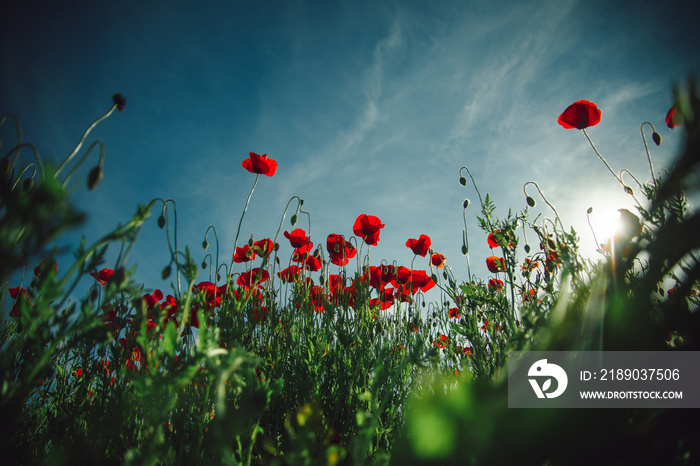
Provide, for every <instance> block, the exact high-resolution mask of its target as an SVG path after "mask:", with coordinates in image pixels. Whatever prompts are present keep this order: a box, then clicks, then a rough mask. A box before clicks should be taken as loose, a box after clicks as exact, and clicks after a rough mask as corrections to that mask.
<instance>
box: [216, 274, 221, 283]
mask: <svg viewBox="0 0 700 466" xmlns="http://www.w3.org/2000/svg"><path fill="white" fill-rule="evenodd" d="M219 280H221V274H220V273H217V274H216V281H217V282H218V281H219Z"/></svg>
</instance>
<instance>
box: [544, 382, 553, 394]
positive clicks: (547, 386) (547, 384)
mask: <svg viewBox="0 0 700 466" xmlns="http://www.w3.org/2000/svg"><path fill="white" fill-rule="evenodd" d="M550 385H552V379H547V381H546V382H545V383H544V384H542V392H546V391H547V390H549V386H550Z"/></svg>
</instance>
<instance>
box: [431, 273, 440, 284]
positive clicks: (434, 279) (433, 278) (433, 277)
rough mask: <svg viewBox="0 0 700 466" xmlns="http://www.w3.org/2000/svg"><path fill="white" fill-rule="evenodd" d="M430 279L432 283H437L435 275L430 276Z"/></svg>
mask: <svg viewBox="0 0 700 466" xmlns="http://www.w3.org/2000/svg"><path fill="white" fill-rule="evenodd" d="M430 278H431V279H432V280H433V282H435V283H437V281H438V276H437V275H435V274H432V275H431V276H430Z"/></svg>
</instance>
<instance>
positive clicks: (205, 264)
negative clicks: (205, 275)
mask: <svg viewBox="0 0 700 466" xmlns="http://www.w3.org/2000/svg"><path fill="white" fill-rule="evenodd" d="M206 268H207V261H205V260H204V261H202V270H204V269H206Z"/></svg>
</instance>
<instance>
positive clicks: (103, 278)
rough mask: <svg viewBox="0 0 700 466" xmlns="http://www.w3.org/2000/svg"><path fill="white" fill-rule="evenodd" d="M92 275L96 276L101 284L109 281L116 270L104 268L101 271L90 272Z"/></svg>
mask: <svg viewBox="0 0 700 466" xmlns="http://www.w3.org/2000/svg"><path fill="white" fill-rule="evenodd" d="M90 275H91V276H92V277H94V278H95V280H97V281H98V282H100V285H105V284H107V281H108V280H109V279H110V278H111V277H112V275H114V270H112V269H102V270H100V271H99V272H97V273H95V272H90Z"/></svg>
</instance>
